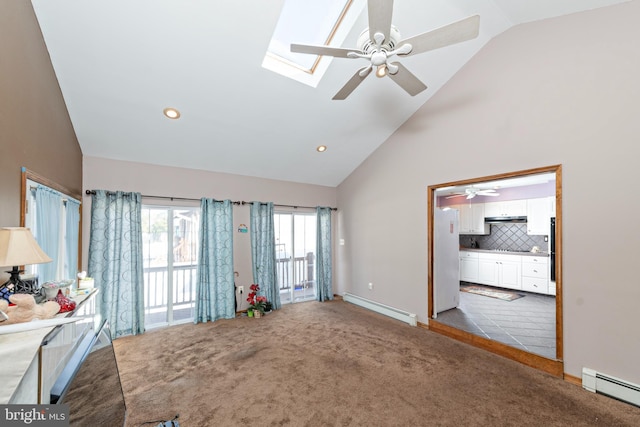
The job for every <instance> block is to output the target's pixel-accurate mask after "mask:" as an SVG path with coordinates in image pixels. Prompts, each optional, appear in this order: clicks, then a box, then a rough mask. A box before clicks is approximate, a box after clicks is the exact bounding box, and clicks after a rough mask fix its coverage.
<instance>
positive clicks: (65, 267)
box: [22, 178, 80, 284]
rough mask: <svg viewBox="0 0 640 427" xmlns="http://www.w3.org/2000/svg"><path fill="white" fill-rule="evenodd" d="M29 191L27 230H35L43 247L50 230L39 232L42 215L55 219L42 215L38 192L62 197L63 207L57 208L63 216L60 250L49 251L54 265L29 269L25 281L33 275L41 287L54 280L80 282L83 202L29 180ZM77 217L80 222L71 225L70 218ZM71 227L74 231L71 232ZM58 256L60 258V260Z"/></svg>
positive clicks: (42, 265) (61, 205) (26, 194)
mask: <svg viewBox="0 0 640 427" xmlns="http://www.w3.org/2000/svg"><path fill="white" fill-rule="evenodd" d="M26 189H27V191H25V206H26V208H25V213H24V226H25V227H26V228H29V229H30V230H31V233H32V234H33V236H34V238H35V239H36V241H37V242H39V243H40V245H42V243H41V242H42V239H43V238H44V236H43V235H45V234H46V230H38V227H37V223H38V220H37V218H38V215H45V216H51V215H50V213H48V212H45V211H40V212H39V211H38V208H39V207H38V204H37V203H36V191H38V189H40V190H43V189H44V190H48V191H53V192H55V193H56V194H58V195H59V205H56V207H55V209H56V210H58V211H59V212H58V213H59V215H54V217H56V218H58V223H57V225H56V228H57V229H58V230H59V234H58V243H57V244H56V245H55V247H56V248H57V249H56V250H54V251H53V252H52V251H45V253H47V252H48V253H47V255H49V256H50V257H51V258H52V259H53V261H52V263H51V264H50V265H49V264H46V268H45V264H31V265H27V266H25V273H26V275H23V276H22V277H23V278H28V277H29V276H30V275H35V276H37V277H38V282H39V283H40V284H42V283H44V282H46V281H50V280H62V279H65V280H66V279H72V280H76V275H77V273H78V230H79V221H80V216H79V211H78V205H79V204H80V201H79V200H77V199H75V198H74V197H71V196H69V195H68V194H65V193H62V192H59V191H58V190H56V189H53V188H51V187H48V186H46V185H44V184H41V183H39V182H36V181H33V180H31V179H28V178H27V179H26ZM72 215H73V216H74V218H75V219H76V221H75V222H74V221H68V218H70V216H72ZM69 224H71V226H73V227H74V228H73V229H67V227H68V226H69ZM56 254H58V256H56Z"/></svg>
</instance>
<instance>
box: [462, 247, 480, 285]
mask: <svg viewBox="0 0 640 427" xmlns="http://www.w3.org/2000/svg"><path fill="white" fill-rule="evenodd" d="M460 280H461V281H464V282H473V283H477V282H478V252H470V251H460Z"/></svg>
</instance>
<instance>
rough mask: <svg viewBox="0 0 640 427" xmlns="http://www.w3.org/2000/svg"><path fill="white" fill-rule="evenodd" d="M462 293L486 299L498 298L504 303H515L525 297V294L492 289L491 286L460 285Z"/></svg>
mask: <svg viewBox="0 0 640 427" xmlns="http://www.w3.org/2000/svg"><path fill="white" fill-rule="evenodd" d="M460 292H469V293H471V294H478V295H484V296H486V297H491V298H498V299H501V300H503V301H513V300H517V299H518V298H522V297H524V294H519V293H517V292H511V291H507V290H504V289H499V288H492V287H490V286H480V285H460Z"/></svg>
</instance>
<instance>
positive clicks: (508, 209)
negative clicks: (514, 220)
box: [484, 199, 527, 217]
mask: <svg viewBox="0 0 640 427" xmlns="http://www.w3.org/2000/svg"><path fill="white" fill-rule="evenodd" d="M525 215H527V200H526V199H524V200H506V201H503V202H487V203H485V204H484V216H486V217H506V216H525Z"/></svg>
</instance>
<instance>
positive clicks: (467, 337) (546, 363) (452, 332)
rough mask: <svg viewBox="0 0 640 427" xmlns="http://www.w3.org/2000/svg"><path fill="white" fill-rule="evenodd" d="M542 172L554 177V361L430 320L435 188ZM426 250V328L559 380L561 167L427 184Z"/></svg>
mask: <svg viewBox="0 0 640 427" xmlns="http://www.w3.org/2000/svg"><path fill="white" fill-rule="evenodd" d="M543 173H555V174H556V217H555V218H556V239H555V244H556V247H555V250H556V254H555V268H556V295H555V300H556V359H555V360H554V359H548V358H545V357H543V356H539V355H537V354H533V353H529V352H527V351H524V350H520V349H517V348H515V347H511V346H508V345H506V344H502V343H499V342H497V341H493V340H489V339H486V338H483V337H480V336H478V335H474V334H471V333H469V332H466V331H463V330H460V329H457V328H455V327H452V326H448V325H445V324H443V323H440V322H438V321H437V320H434V319H433V315H434V308H433V307H434V298H433V259H434V250H433V248H434V242H433V232H434V229H433V216H434V215H433V210H434V207H435V200H434V197H435V191H436V190H437V189H438V188H442V187H450V186H459V185H470V184H476V183H480V182H486V181H496V180H500V179H508V178H516V177H522V176H526V175H539V174H543ZM427 234H428V235H427V239H428V244H427V250H428V266H429V268H428V273H427V293H428V303H427V304H428V305H427V315H428V316H429V329H430V330H432V331H434V332H437V333H440V334H443V335H446V336H449V337H451V338H454V339H456V340H458V341H462V342H465V343H467V344H470V345H473V346H475V347H479V348H482V349H485V350H488V351H490V352H492V353H495V354H499V355H501V356H504V357H507V358H509V359H512V360H515V361H517V362H520V363H523V364H525V365H527V366H531V367H533V368H536V369H539V370H542V371H544V372H548V373H550V374H552V375H556V376H559V377H562V375H563V370H564V363H563V358H564V346H563V315H562V294H563V292H562V165H552V166H545V167H540V168H534V169H527V170H521V171H515V172H507V173H502V174H497V175H490V176H484V177H480V178H473V179H466V180H461V181H454V182H447V183H443V184H437V185H430V186H429V187H428V189H427Z"/></svg>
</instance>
